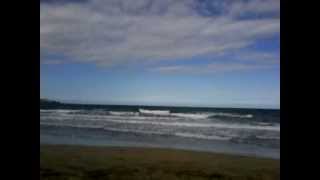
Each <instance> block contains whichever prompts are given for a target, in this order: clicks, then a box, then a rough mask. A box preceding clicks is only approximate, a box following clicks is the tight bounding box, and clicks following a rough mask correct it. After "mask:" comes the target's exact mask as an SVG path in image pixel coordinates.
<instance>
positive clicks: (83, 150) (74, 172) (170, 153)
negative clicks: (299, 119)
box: [40, 144, 280, 180]
mask: <svg viewBox="0 0 320 180" xmlns="http://www.w3.org/2000/svg"><path fill="white" fill-rule="evenodd" d="M40 179H43V180H47V179H48V180H49V179H55V180H56V179H57V180H59V179H72V180H77V179H85V180H86V179H96V180H97V179H110V180H112V179H129V180H135V179H145V180H149V179H150V180H151V179H152V180H157V179H159V180H170V179H199V180H201V179H240V180H241V179H252V180H253V179H257V180H259V179H261V180H269V179H270V180H271V179H272V180H275V179H280V160H277V159H270V158H257V157H248V156H240V155H227V154H222V153H212V152H196V151H190V150H173V149H165V148H139V147H107V146H100V147H97V146H83V145H45V144H42V145H41V146H40Z"/></svg>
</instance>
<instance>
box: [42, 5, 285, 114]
mask: <svg viewBox="0 0 320 180" xmlns="http://www.w3.org/2000/svg"><path fill="white" fill-rule="evenodd" d="M134 2H135V4H132V3H133V1H129V0H117V1H114V0H105V1H102V0H87V1H69V2H66V1H63V0H60V1H59V3H53V2H52V1H41V4H40V7H41V11H40V52H41V54H40V55H41V69H40V71H41V76H40V79H41V82H40V83H41V86H40V87H41V90H40V92H41V95H40V96H41V97H43V98H49V99H56V100H64V101H73V102H82V103H102V104H144V105H179V106H210V107H212V106H213V107H217V106H222V107H259V108H279V105H280V57H279V50H280V34H279V30H280V19H279V18H280V15H279V13H280V12H279V11H280V10H279V1H278V0H254V1H253V0H252V1H251V0H243V1H242V0H238V1H233V0H226V1H221V0H212V1H206V0H201V1H200V0H185V1H173V0H163V1H155V0H139V1H134Z"/></svg>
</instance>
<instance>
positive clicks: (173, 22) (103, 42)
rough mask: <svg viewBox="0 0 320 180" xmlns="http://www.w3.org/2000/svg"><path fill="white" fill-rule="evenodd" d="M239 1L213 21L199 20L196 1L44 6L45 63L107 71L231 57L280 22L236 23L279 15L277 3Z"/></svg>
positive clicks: (97, 0) (116, 0)
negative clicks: (60, 59)
mask: <svg viewBox="0 0 320 180" xmlns="http://www.w3.org/2000/svg"><path fill="white" fill-rule="evenodd" d="M235 2H236V3H233V5H232V6H230V8H229V9H227V10H228V11H226V12H228V13H225V14H216V15H212V16H202V15H200V14H199V12H198V10H197V9H196V8H194V7H196V6H197V3H199V2H198V1H196V0H161V1H154V0H139V1H137V0H135V1H132V0H89V1H85V2H81V3H67V4H63V5H61V4H51V3H41V11H40V50H41V56H42V57H43V59H42V61H46V59H45V58H44V57H45V55H46V54H62V55H64V56H66V57H69V58H64V60H65V61H68V60H69V61H75V62H89V63H95V64H98V65H104V66H113V65H117V64H127V63H144V62H147V61H159V60H170V59H183V58H190V57H193V56H197V55H206V54H212V55H215V54H219V53H227V52H229V51H231V50H237V49H241V48H245V47H247V46H249V45H251V44H252V43H254V42H255V41H256V40H257V39H261V38H266V37H270V36H273V35H275V34H277V33H279V30H280V20H279V18H277V17H276V18H274V17H266V18H259V19H254V18H253V19H244V20H243V19H242V20H239V19H237V18H236V17H237V15H238V14H239V13H240V12H241V13H242V14H243V13H244V12H248V13H252V12H254V13H259V12H271V11H278V8H279V7H278V6H279V5H278V3H277V2H278V1H273V0H268V1H260V0H259V1H253V2H252V1H250V2H249V3H243V2H241V3H240V1H235ZM227 8H228V7H227ZM238 68H239V67H238Z"/></svg>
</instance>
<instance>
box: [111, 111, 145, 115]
mask: <svg viewBox="0 0 320 180" xmlns="http://www.w3.org/2000/svg"><path fill="white" fill-rule="evenodd" d="M109 114H111V115H114V116H137V115H139V113H137V112H129V111H127V112H126V111H109Z"/></svg>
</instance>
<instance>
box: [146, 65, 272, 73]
mask: <svg viewBox="0 0 320 180" xmlns="http://www.w3.org/2000/svg"><path fill="white" fill-rule="evenodd" d="M270 68H275V65H273V64H245V63H210V64H207V65H173V66H161V67H155V68H150V69H149V71H152V72H161V73H187V74H190V73H192V74H206V73H225V72H234V71H248V70H262V69H270Z"/></svg>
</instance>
